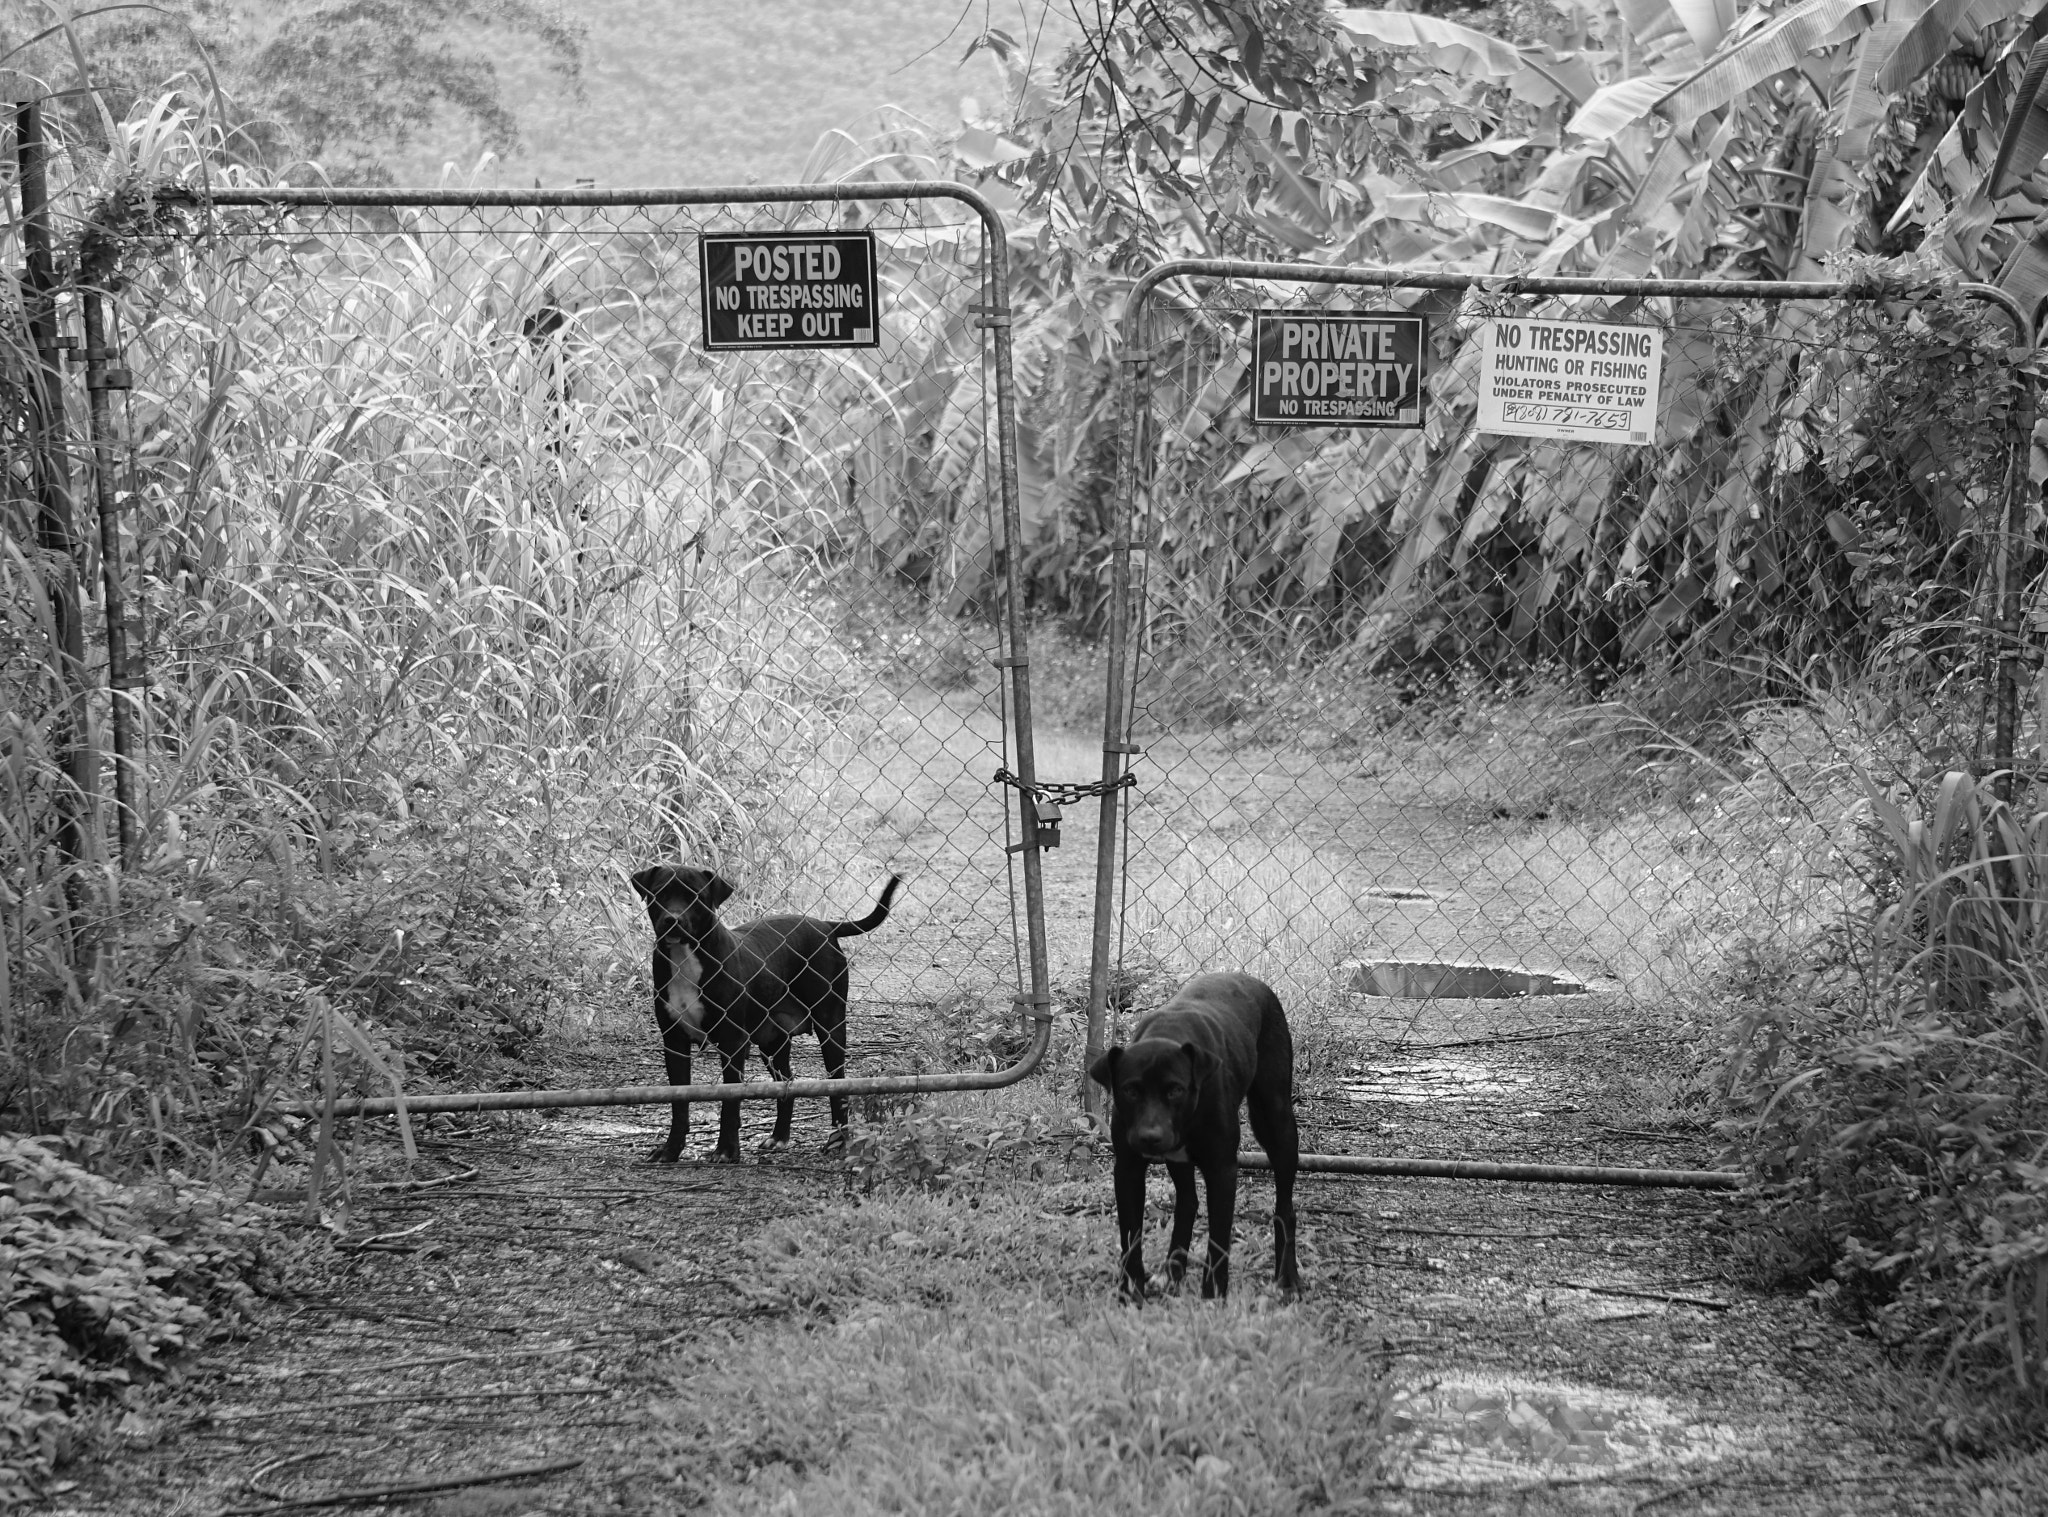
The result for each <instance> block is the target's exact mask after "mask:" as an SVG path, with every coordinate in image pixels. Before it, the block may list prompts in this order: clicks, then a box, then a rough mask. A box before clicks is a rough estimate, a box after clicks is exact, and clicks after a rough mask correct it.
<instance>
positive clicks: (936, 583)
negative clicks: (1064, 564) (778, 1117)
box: [17, 192, 1038, 1141]
mask: <svg viewBox="0 0 2048 1517" xmlns="http://www.w3.org/2000/svg"><path fill="white" fill-rule="evenodd" d="M242 198H243V200H244V201H245V202H246V203H237V204H214V205H201V204H199V203H193V204H190V205H183V206H181V205H180V204H179V203H178V202H176V201H175V200H172V199H167V200H166V201H165V204H164V207H163V212H164V214H162V215H161V216H158V217H157V218H156V219H154V220H153V221H150V222H149V223H148V224H147V225H146V226H144V227H141V228H137V229H130V230H131V233H132V235H128V236H126V237H124V238H121V239H118V240H115V241H110V242H109V243H107V244H105V245H103V246H102V248H101V249H100V258H101V262H100V265H99V274H100V276H101V279H102V282H103V284H104V286H105V287H106V288H107V289H108V290H109V292H110V294H111V296H112V298H111V301H110V310H111V320H112V323H113V329H114V330H113V332H112V334H111V340H112V341H113V342H114V343H115V344H116V345H117V346H118V349H119V353H120V355H121V356H120V361H121V362H123V363H125V364H126V365H127V366H128V368H129V369H130V371H131V372H132V376H133V377H132V389H130V390H128V391H127V392H126V394H125V395H124V396H123V397H122V398H121V399H120V400H119V401H118V402H117V409H118V411H119V415H120V431H121V434H122V439H123V445H124V446H125V459H124V478H123V479H122V481H121V508H122V513H123V516H124V519H125V522H126V524H127V531H128V533H129V535H130V538H131V539H132V541H131V542H130V544H129V551H130V553H131V554H132V555H133V557H132V559H131V562H132V563H133V564H134V565H135V566H136V576H137V582H138V585H139V588H140V594H139V596H138V598H137V599H138V602H139V611H140V616H139V623H140V624H139V626H138V627H137V629H136V633H137V646H136V649H135V652H136V655H137V657H138V659H139V661H140V662H141V664H142V665H143V666H144V667H145V668H146V670H147V680H148V686H147V692H148V693H147V698H146V708H147V722H146V725H147V729H148V730H147V732H146V734H145V735H144V738H143V744H144V747H143V757H142V763H141V767H142V769H143V770H144V771H145V772H144V775H143V780H144V783H143V785H142V787H141V790H142V795H143V799H142V800H141V802H140V806H141V811H142V814H141V816H140V817H139V822H140V829H139V830H140V833H141V836H142V853H143V865H142V867H141V868H140V869H139V870H138V871H137V876H138V877H137V879H136V880H135V882H134V884H133V885H132V886H131V896H133V897H138V898H145V897H148V896H149V895H150V893H151V892H155V893H156V894H157V895H158V896H161V897H163V898H164V900H165V901H167V902H168V903H169V905H170V906H171V907H172V908H173V915H175V912H176V909H178V908H179V906H180V902H179V894H180V892H181V891H184V892H185V893H186V895H187V896H188V897H189V898H188V899H187V900H185V901H184V903H183V909H184V911H185V914H186V917H187V919H188V926H189V927H191V928H192V929H193V930H192V931H190V932H188V934H187V936H188V938H190V939H192V940H193V942H194V943H195V944H196V945H199V946H198V947H197V948H193V949H189V950H188V949H178V950H174V951H172V952H171V953H170V954H169V957H168V960H167V961H162V960H158V961H153V960H152V956H151V955H150V954H149V953H148V952H138V953H135V954H132V955H129V956H127V957H126V958H118V957H117V958H116V959H115V960H112V961H110V962H111V963H113V964H114V965H115V967H114V970H113V973H114V974H115V976H116V977H117V978H118V977H120V976H122V975H126V976H128V977H130V978H132V979H133V980H135V981H136V982H137V985H139V983H140V982H141V981H142V980H143V979H144V978H146V977H150V976H155V977H156V985H157V989H158V990H160V989H161V987H162V981H163V977H164V976H165V975H166V974H168V975H170V976H171V978H173V979H175V980H177V981H178V982H179V983H178V995H179V997H180V998H181V1001H182V1004H183V1005H185V1006H187V1007H188V1008H190V1017H189V1022H188V1025H187V1026H186V1027H184V1028H183V1029H182V1031H180V1032H176V1033H174V1036H180V1037H183V1038H186V1039H188V1040H192V1041H195V1042H198V1043H202V1044H203V1043H206V1042H208V1041H213V1042H216V1043H217V1042H220V1041H221V1040H224V1039H233V1038H234V1037H237V1036H242V1035H246V1034H247V1033H248V1032H249V1031H250V1029H252V1028H253V1027H254V1026H256V1025H257V1019H256V1018H255V1016H254V1014H253V1010H252V1006H253V1003H254V1002H256V1001H263V1002H274V1001H275V1000H276V999H278V998H280V997H289V996H291V995H295V994H296V995H307V994H311V995H315V996H317V997H319V998H321V1000H322V1001H323V1003H324V1004H326V1005H328V1006H330V1007H332V1008H334V1009H336V1010H337V1011H338V1012H339V1013H341V1014H342V1016H343V1020H344V1021H345V1022H346V1023H347V1024H348V1026H349V1027H351V1028H353V1029H354V1030H355V1031H356V1032H358V1033H360V1034H361V1036H360V1038H356V1039H353V1040H352V1041H351V1042H350V1043H349V1045H348V1046H347V1047H345V1048H344V1049H343V1050H342V1057H343V1059H344V1062H349V1063H350V1064H351V1070H350V1073H351V1075H352V1077H353V1078H352V1079H351V1080H348V1081H345V1088H346V1086H347V1085H349V1084H362V1085H363V1086H364V1088H366V1089H375V1088H376V1087H377V1085H378V1083H379V1082H380V1080H381V1078H383V1077H384V1076H385V1075H388V1074H389V1073H390V1072H392V1071H395V1070H403V1071H404V1072H405V1073H406V1074H408V1075H409V1076H412V1077H422V1076H423V1077H425V1078H426V1079H428V1080H433V1081H443V1082H445V1081H447V1080H450V1079H458V1078H461V1077H463V1076H464V1075H465V1074H470V1073H473V1072H474V1069H475V1067H476V1065H475V1055H476V1053H477V1051H478V1050H479V1049H482V1050H485V1051H489V1050H491V1049H493V1048H495V1049H497V1050H498V1051H500V1052H503V1053H506V1054H510V1055H514V1056H523V1055H524V1054H525V1053H526V1052H527V1051H529V1050H530V1049H531V1048H533V1047H534V1046H535V1043H536V1040H537V1039H539V1038H542V1037H545V1036H551V1035H553V1034H555V1033H557V1032H559V1031H560V1030H561V1029H563V1028H564V1027H584V1028H589V1027H590V1026H592V1025H593V1023H595V1024H600V1025H599V1030H600V1031H602V1030H603V1028H604V1027H616V1028H618V1029H620V1031H619V1037H620V1038H621V1039H623V1040H624V1041H626V1042H628V1043H630V1044H631V1045H633V1047H632V1048H631V1050H630V1051H629V1052H627V1053H624V1054H623V1055H622V1056H621V1059H622V1062H619V1063H618V1064H617V1066H616V1067H615V1068H613V1069H611V1070H608V1071H607V1072H608V1073H612V1074H614V1075H617V1074H624V1075H627V1076H629V1079H627V1080H625V1081H622V1082H621V1083H649V1082H650V1081H653V1080H655V1079H657V1078H658V1074H657V1072H658V1070H659V1069H660V1058H659V1054H658V1048H659V1043H658V1040H657V1038H656V1037H655V1035H654V1032H653V1029H652V1028H651V1027H649V1026H647V1025H646V1023H647V1004H648V1003H647V990H646V963H647V958H648V929H647V918H646V915H645V913H644V911H643V909H642V906H641V903H640V902H639V901H638V900H637V899H635V897H634V894H633V891H632V890H631V889H630V888H629V886H628V879H627V877H628V875H629V873H630V872H631V871H633V870H635V869H637V868H640V867H642V866H645V865H647V864H651V863H656V862H661V861H669V860H687V861H689V862H691V863H695V864H698V865H701V866H704V867H707V868H711V869H714V870H716V871H717V872H719V873H721V874H723V875H724V876H725V877H727V878H728V879H729V880H731V881H732V882H733V883H734V884H736V885H737V886H738V887H739V892H740V893H739V895H738V896H737V897H736V898H735V899H734V900H732V901H731V902H729V903H728V904H726V905H725V906H724V907H723V909H722V911H721V916H722V918H723V919H724V920H725V921H726V922H727V923H729V924H737V923H738V922H740V921H743V920H745V919H747V918H748V917H751V916H755V915H760V914H766V913H785V912H795V913H805V914H813V915H819V916H824V917H829V918H835V919H857V918H861V917H863V916H864V915H866V914H867V913H868V911H869V909H870V908H871V907H872V906H873V904H874V903H875V900H876V898H877V895H878V893H879V891H880V889H881V887H882V885H883V883H884V882H885V880H886V879H887V878H888V876H889V875H890V874H892V873H900V874H902V875H904V876H905V884H904V887H903V889H902V891H901V893H900V894H899V895H898V897H897V899H896V901H895V904H894V909H893V911H892V912H891V913H890V915H889V918H888V920H887V922H886V923H885V924H883V925H882V926H881V927H880V928H878V929H877V930H875V931H874V932H873V934H872V935H871V936H868V937H866V938H865V939H862V938H859V937H856V938H852V939H849V940H848V941H847V947H848V949H849V950H850V956H851V957H852V958H853V960H854V964H853V990H852V996H851V1015H850V1020H849V1033H850V1040H851V1045H852V1052H853V1059H852V1065H851V1067H852V1071H853V1072H854V1073H856V1074H860V1073H880V1072H883V1071H885V1070H886V1071H890V1072H895V1071H904V1072H922V1071H927V1070H933V1069H943V1068H961V1067H966V1068H995V1067H1000V1066H1002V1065H1004V1064H1007V1063H1008V1062H1010V1060H1011V1058H1012V1057H1013V1056H1014V1055H1015V1054H1016V1053H1017V1052H1018V1051H1020V1050H1022V1049H1023V1048H1024V1047H1025V1046H1026V1044H1027V1042H1028V1036H1027V1034H1026V1032H1025V1031H1024V1029H1022V1028H1020V1027H1019V1025H1018V1021H1017V1017H1016V1014H1015V1010H1014V1006H1013V1002H1014V1001H1015V1000H1016V999H1017V998H1019V997H1020V996H1022V997H1024V998H1026V999H1028V998H1029V986H1028V980H1029V977H1028V975H1027V973H1026V967H1025V966H1026V959H1025V954H1026V949H1027V947H1028V945H1029V943H1030V941H1031V940H1032V935H1033V934H1034V933H1036V932H1037V930H1038V929H1037V927H1036V924H1035V922H1030V921H1027V916H1028V915H1029V913H1027V911H1026V904H1027V903H1026V901H1025V898H1024V894H1023V893H1022V892H1021V891H1020V889H1019V888H1018V885H1019V882H1018V881H1017V880H1016V879H1015V877H1014V874H1013V869H1014V864H1015V860H1016V857H1017V855H1016V853H1015V851H1014V849H1013V848H1012V845H1014V844H1016V843H1017V841H1018V839H1017V837H1016V835H1015V834H1016V830H1017V829H1016V826H1015V824H1014V816H1015V813H1016V809H1017V802H1016V799H1015V791H1014V789H1013V788H1011V787H1010V786H1007V785H1005V784H1001V783H998V782H997V780H996V779H995V775H996V774H997V772H998V771H999V770H1005V771H1017V770H1021V771H1022V772H1024V773H1026V774H1028V773H1029V766H1028V763H1022V762H1020V759H1019V755H1018V753H1017V745H1016V741H1015V731H1016V728H1015V723H1014V721H1013V719H1012V717H1013V713H1012V709H1011V708H1012V697H1013V696H1014V695H1016V694H1019V693H1021V691H1022V689H1023V686H1022V681H1023V674H1022V671H1021V669H1016V668H1015V664H1016V661H1017V658H1018V657H1019V656H1020V655H1021V654H1022V651H1023V650H1022V649H1021V648H1016V647H1012V646H1011V645H1010V638H1009V636H1008V634H1007V632H1006V622H1005V615H1006V614H1007V605H1006V600H1005V590H1004V580H1003V574H1002V565H1001V553H1002V539H1003V533H1002V526H1001V522H1002V515H1001V511H1000V509H999V506H1000V497H1001V491H1000V489H999V480H998V471H999V469H1000V468H1001V467H1002V464H1003V459H1002V449H1001V448H1000V447H999V445H998V428H997V423H996V417H995V397H996V390H997V380H996V365H997V363H998V361H999V359H1000V355H999V353H998V352H997V351H996V347H995V344H993V343H992V342H991V340H990V338H991V332H990V326H989V323H988V321H987V320H986V319H985V318H986V316H987V313H988V311H990V310H992V309H994V305H992V304H991V301H990V290H991V281H992V275H991V271H990V267H989V257H988V250H987V249H986V247H985V246H984V232H983V223H982V221H981V220H980V218H979V217H978V216H977V215H976V213H975V210H974V208H973V207H972V206H971V205H966V204H960V203H955V202H952V201H948V200H945V199H943V198H924V199H905V198H893V197H889V196H886V195H877V196H875V197H874V198H866V199H842V200H839V201H836V202H832V201H823V202H821V201H817V200H780V201H778V200H773V199H769V198H765V197H764V199H763V200H762V201H760V202H753V203H714V204H687V205H686V204H672V203H648V197H645V196H642V197H640V198H639V202H638V203H631V204H620V203H606V202H605V201H604V199H603V197H600V196H595V195H589V194H581V195H576V196H556V197H540V196H536V197H535V201H534V203H529V204H520V203H516V202H517V197H506V198H507V199H510V200H512V201H513V202H514V203H490V204H481V203H476V204H469V205H463V204H448V203H441V204H435V203H407V199H406V196H405V194H404V193H403V192H399V193H397V194H395V195H394V197H393V201H392V203H388V204H367V203H350V204H338V205H337V204H327V205H322V204H317V203H296V204H279V203H261V200H260V197H258V196H254V195H251V196H245V197H242ZM357 198H358V200H360V199H361V197H357ZM414 198H415V199H418V200H425V199H428V198H429V197H424V196H422V197H414ZM447 198H448V197H442V199H444V200H445V199H447ZM561 201H567V202H569V203H555V202H561ZM742 230H744V231H751V232H756V233H759V232H766V231H818V230H833V231H844V232H861V233H870V234H872V236H873V238H874V241H875V247H876V256H877V263H878V276H879V280H880V284H881V311H880V312H879V322H878V330H877V332H876V342H877V345H876V346H874V347H862V348H841V349H834V350H782V351H741V352H724V353H715V354H714V353H710V352H707V351H705V348H704V345H703V343H702V341H701V333H700V331H699V319H700V313H699V301H700V286H699V263H698V249H699V240H700V238H702V237H703V236H704V235H705V234H706V233H710V232H718V231H742ZM1013 675H1014V677H1013ZM1006 850H1009V851H1006ZM202 860H203V861H204V864H205V868H204V870H203V871H202V870H201V869H200V868H199V862H200V861H202ZM222 880H231V881H233V884H232V885H231V886H228V887H227V888H221V887H220V886H219V884H218V882H220V881H222ZM138 915H139V917H140V919H142V920H145V921H146V920H147V918H148V912H147V911H146V910H143V911H141V912H139V913H137V912H131V913H130V919H131V920H134V919H136V918H137V917H138ZM138 930H142V931H145V932H153V933H155V934H156V936H157V937H158V938H159V939H162V938H164V936H165V930H164V929H163V928H162V925H161V923H160V922H159V923H156V924H154V925H151V926H148V927H145V928H141V929H138ZM138 946H139V945H138ZM17 984H18V986H19V985H20V982H19V981H17ZM137 985H131V986H128V987H126V988H127V989H128V990H129V991H135V990H136V989H137ZM24 988H26V987H24ZM102 989H103V992H105V991H108V990H111V992H112V994H113V995H114V997H115V998H116V999H119V998H120V995H121V994H122V989H123V988H122V987H120V986H113V987H103V988H102ZM154 993H155V992H153V994H154ZM613 1011H617V1012H619V1013H620V1017H621V1018H623V1020H620V1019H612V1018H610V1013H611V1012H613ZM628 1029H629V1030H628ZM808 1045H809V1040H808V1039H805V1040H803V1042H802V1043H800V1044H799V1048H798V1054H799V1067H798V1069H797V1071H796V1072H797V1073H798V1074H799V1075H803V1074H806V1073H815V1072H817V1065H816V1059H815V1055H814V1054H812V1053H811V1051H810V1049H809V1046H808ZM380 1071H382V1072H383V1074H382V1075H380V1074H379V1072H380ZM759 1072H760V1071H759V1066H758V1064H756V1065H755V1073H756V1074H757V1076H758V1074H759ZM699 1078H700V1079H701V1078H708V1079H715V1078H716V1074H715V1072H713V1070H711V1069H707V1070H705V1071H703V1072H702V1073H700V1075H699ZM386 1088H388V1087H386ZM770 1116H771V1114H770V1113H768V1112H766V1111H765V1110H761V1109H759V1108H756V1107H749V1108H748V1122H749V1124H750V1125H752V1124H754V1123H756V1122H757V1121H759V1122H765V1121H767V1120H768V1119H769V1118H770ZM804 1116H805V1119H806V1120H807V1121H818V1120H822V1112H820V1113H810V1112H806V1113H805V1114H804ZM701 1135H702V1124H700V1125H699V1138H698V1141H706V1140H704V1139H703V1138H702V1136H701Z"/></svg>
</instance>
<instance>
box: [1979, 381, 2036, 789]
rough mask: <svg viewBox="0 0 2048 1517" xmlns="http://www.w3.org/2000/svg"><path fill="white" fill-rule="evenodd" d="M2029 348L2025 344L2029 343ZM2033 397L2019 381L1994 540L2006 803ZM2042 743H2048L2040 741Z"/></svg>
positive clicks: (2000, 783) (2000, 756)
mask: <svg viewBox="0 0 2048 1517" xmlns="http://www.w3.org/2000/svg"><path fill="white" fill-rule="evenodd" d="M2029 346H2031V344H2029ZM2034 412H2035V395H2034V381H2033V378H2032V377H2031V376H2027V375H2023V376H2022V377H2021V379H2020V393H2019V395H2018V397H2017V399H2016V403H2015V405H2014V416H2013V425H2012V436H2013V445H2012V451H2011V456H2010V458H2009V459H2008V461H2007V464H2006V489H2005V521H2004V524H2003V530H2002V531H2001V532H2000V533H1999V535H1998V689H1997V697H1996V698H1997V702H1998V706H1997V712H1996V715H1995V717H1994V719H1993V729H1992V738H1991V767H1992V769H1993V771H1994V778H1993V779H1992V782H1991V787H1992V792H1993V793H1994V794H1995V795H1996V796H1997V797H1998V798H1999V799H2000V800H2001V801H2005V802H2008V803H2010V802H2011V800H2012V796H2013V766H2014V764H2015V762H2016V761H2017V757H2018V755H2017V754H2016V753H2015V751H2014V750H2015V749H2016V747H2017V746H2018V742H2019V726H2020V630H2021V629H2020V603H2021V600H2022V593H2023V591H2024V588H2025V586H2024V585H2023V583H2022V581H2023V580H2024V578H2025V575H2026V568H2025V559H2026V552H2025V543H2026V535H2027V513H2028V509H2029V507H2030V505H2031V503H2032V495H2033V482H2032V479H2031V478H2030V471H2029V469H2028V463H2029V459H2030V454H2031V451H2032V447H2033V435H2034ZM2044 741H2048V738H2044Z"/></svg>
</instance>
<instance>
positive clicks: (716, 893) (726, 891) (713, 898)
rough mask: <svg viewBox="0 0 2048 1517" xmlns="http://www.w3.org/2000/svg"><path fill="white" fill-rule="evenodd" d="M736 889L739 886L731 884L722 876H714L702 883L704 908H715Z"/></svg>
mask: <svg viewBox="0 0 2048 1517" xmlns="http://www.w3.org/2000/svg"><path fill="white" fill-rule="evenodd" d="M738 889H739V886H737V885H735V884H733V882H732V881H731V880H728V879H727V878H726V877H725V876H724V875H722V874H714V875H712V876H711V877H710V878H709V879H707V880H706V881H705V882H704V904H705V905H706V906H716V905H717V904H718V903H719V902H721V901H723V900H725V899H726V898H727V897H729V896H731V895H732V894H733V893H734V892H735V891H737V890H738Z"/></svg>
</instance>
